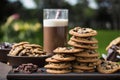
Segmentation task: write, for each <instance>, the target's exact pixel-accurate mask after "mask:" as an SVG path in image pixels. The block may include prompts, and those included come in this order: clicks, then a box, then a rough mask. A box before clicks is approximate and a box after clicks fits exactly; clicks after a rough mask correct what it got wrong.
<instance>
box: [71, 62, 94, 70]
mask: <svg viewBox="0 0 120 80" xmlns="http://www.w3.org/2000/svg"><path fill="white" fill-rule="evenodd" d="M73 68H76V69H81V70H91V69H94V68H95V65H94V64H93V63H82V62H75V64H73Z"/></svg>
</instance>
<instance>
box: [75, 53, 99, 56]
mask: <svg viewBox="0 0 120 80" xmlns="http://www.w3.org/2000/svg"><path fill="white" fill-rule="evenodd" d="M74 55H75V56H78V57H98V56H99V54H98V53H97V52H96V53H89V52H79V53H76V54H74Z"/></svg>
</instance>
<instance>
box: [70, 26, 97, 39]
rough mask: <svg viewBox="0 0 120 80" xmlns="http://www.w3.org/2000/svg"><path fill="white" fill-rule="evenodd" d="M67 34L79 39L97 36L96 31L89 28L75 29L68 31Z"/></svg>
mask: <svg viewBox="0 0 120 80" xmlns="http://www.w3.org/2000/svg"><path fill="white" fill-rule="evenodd" d="M69 34H71V35H73V36H79V37H89V36H95V35H97V31H96V30H93V29H91V28H81V27H75V28H74V29H71V30H70V31H69Z"/></svg>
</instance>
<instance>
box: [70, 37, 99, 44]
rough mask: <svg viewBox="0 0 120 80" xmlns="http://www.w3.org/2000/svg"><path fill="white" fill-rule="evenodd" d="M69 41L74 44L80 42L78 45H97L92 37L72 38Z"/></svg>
mask: <svg viewBox="0 0 120 80" xmlns="http://www.w3.org/2000/svg"><path fill="white" fill-rule="evenodd" d="M70 40H72V41H74V42H80V43H88V44H96V43H98V41H97V39H95V38H94V37H77V36H72V37H71V38H70Z"/></svg>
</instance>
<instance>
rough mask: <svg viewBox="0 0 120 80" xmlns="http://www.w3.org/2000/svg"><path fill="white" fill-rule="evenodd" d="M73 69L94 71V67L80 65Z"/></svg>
mask: <svg viewBox="0 0 120 80" xmlns="http://www.w3.org/2000/svg"><path fill="white" fill-rule="evenodd" d="M73 68H76V69H82V70H91V69H94V67H87V66H79V65H74V66H73Z"/></svg>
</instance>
